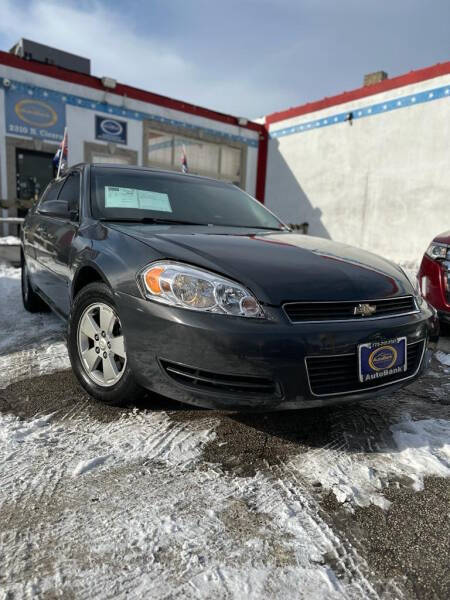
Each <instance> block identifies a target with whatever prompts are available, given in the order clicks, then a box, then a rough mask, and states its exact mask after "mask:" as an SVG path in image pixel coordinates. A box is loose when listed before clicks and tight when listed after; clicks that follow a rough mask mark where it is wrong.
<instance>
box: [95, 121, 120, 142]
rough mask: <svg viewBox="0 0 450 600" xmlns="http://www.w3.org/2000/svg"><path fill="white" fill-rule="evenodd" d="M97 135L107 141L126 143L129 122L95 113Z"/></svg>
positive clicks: (99, 138) (97, 137) (98, 138)
mask: <svg viewBox="0 0 450 600" xmlns="http://www.w3.org/2000/svg"><path fill="white" fill-rule="evenodd" d="M95 137H96V139H97V140H103V141H105V142H114V143H116V144H126V143H127V122H126V121H118V120H117V119H111V118H110V117H101V116H100V115H95Z"/></svg>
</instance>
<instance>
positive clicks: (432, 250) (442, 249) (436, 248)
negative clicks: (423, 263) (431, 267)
mask: <svg viewBox="0 0 450 600" xmlns="http://www.w3.org/2000/svg"><path fill="white" fill-rule="evenodd" d="M426 254H428V256H429V257H430V258H433V259H434V260H439V259H441V260H445V259H446V258H449V259H450V248H449V247H448V246H447V245H446V244H440V243H439V242H432V243H431V244H430V245H429V246H428V249H427V251H426Z"/></svg>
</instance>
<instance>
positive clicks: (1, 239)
mask: <svg viewBox="0 0 450 600" xmlns="http://www.w3.org/2000/svg"><path fill="white" fill-rule="evenodd" d="M19 245H20V240H19V238H18V237H16V236H15V235H5V236H0V246H19Z"/></svg>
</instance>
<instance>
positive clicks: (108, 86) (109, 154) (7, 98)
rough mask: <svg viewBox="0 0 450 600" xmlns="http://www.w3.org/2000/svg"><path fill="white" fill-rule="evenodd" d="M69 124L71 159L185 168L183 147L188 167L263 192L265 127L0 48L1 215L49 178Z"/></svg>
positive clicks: (19, 208)
mask: <svg viewBox="0 0 450 600" xmlns="http://www.w3.org/2000/svg"><path fill="white" fill-rule="evenodd" d="M65 127H67V130H68V162H69V165H72V164H76V163H79V162H84V161H96V162H114V163H122V164H130V165H143V166H154V167H161V168H163V169H169V170H175V171H181V164H182V153H183V152H185V153H186V156H187V162H188V167H189V172H190V173H196V174H201V175H208V176H211V177H215V178H218V179H222V180H225V181H230V182H233V183H235V184H236V185H238V186H240V187H241V188H243V189H244V190H246V191H248V192H249V193H250V194H252V195H253V196H257V197H259V198H260V199H262V197H263V187H264V182H265V161H264V160H262V158H264V156H265V153H264V152H260V148H261V147H263V149H266V148H267V135H266V131H265V128H264V126H262V125H260V124H258V123H254V122H249V121H247V120H246V119H240V118H237V117H234V116H231V115H225V114H223V113H218V112H215V111H212V110H208V109H204V108H201V107H198V106H194V105H191V104H188V103H185V102H181V101H177V100H173V99H170V98H167V97H164V96H160V95H158V94H154V93H151V92H146V91H143V90H140V89H137V88H133V87H130V86H126V85H121V84H119V83H117V82H115V81H114V80H112V79H110V78H98V77H93V76H91V75H89V74H87V73H83V72H78V71H75V70H70V69H67V68H61V67H58V66H56V65H54V64H48V63H47V64H46V63H43V62H39V61H36V60H27V59H25V58H23V57H21V56H17V55H15V54H12V53H6V52H0V199H1V206H2V216H16V215H17V214H18V215H19V216H20V215H21V214H24V213H25V212H26V210H27V208H28V207H29V205H30V203H31V202H32V201H33V200H34V199H36V197H38V196H39V194H40V192H41V191H42V189H43V188H44V187H45V185H46V184H47V182H48V181H49V180H50V179H51V178H52V176H53V175H54V167H53V164H52V158H53V157H54V155H55V152H56V150H57V148H58V144H59V143H60V141H61V140H62V137H63V133H64V128H65ZM5 228H6V226H4V228H3V233H6V231H5Z"/></svg>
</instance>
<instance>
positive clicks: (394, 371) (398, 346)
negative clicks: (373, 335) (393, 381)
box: [358, 337, 407, 383]
mask: <svg viewBox="0 0 450 600" xmlns="http://www.w3.org/2000/svg"><path fill="white" fill-rule="evenodd" d="M358 354H359V381H361V382H363V383H365V382H368V381H375V380H377V379H383V377H389V376H390V375H398V374H399V373H403V372H404V371H406V369H407V354H406V337H400V338H395V339H393V340H387V341H386V342H372V343H370V344H360V345H359V346H358Z"/></svg>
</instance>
